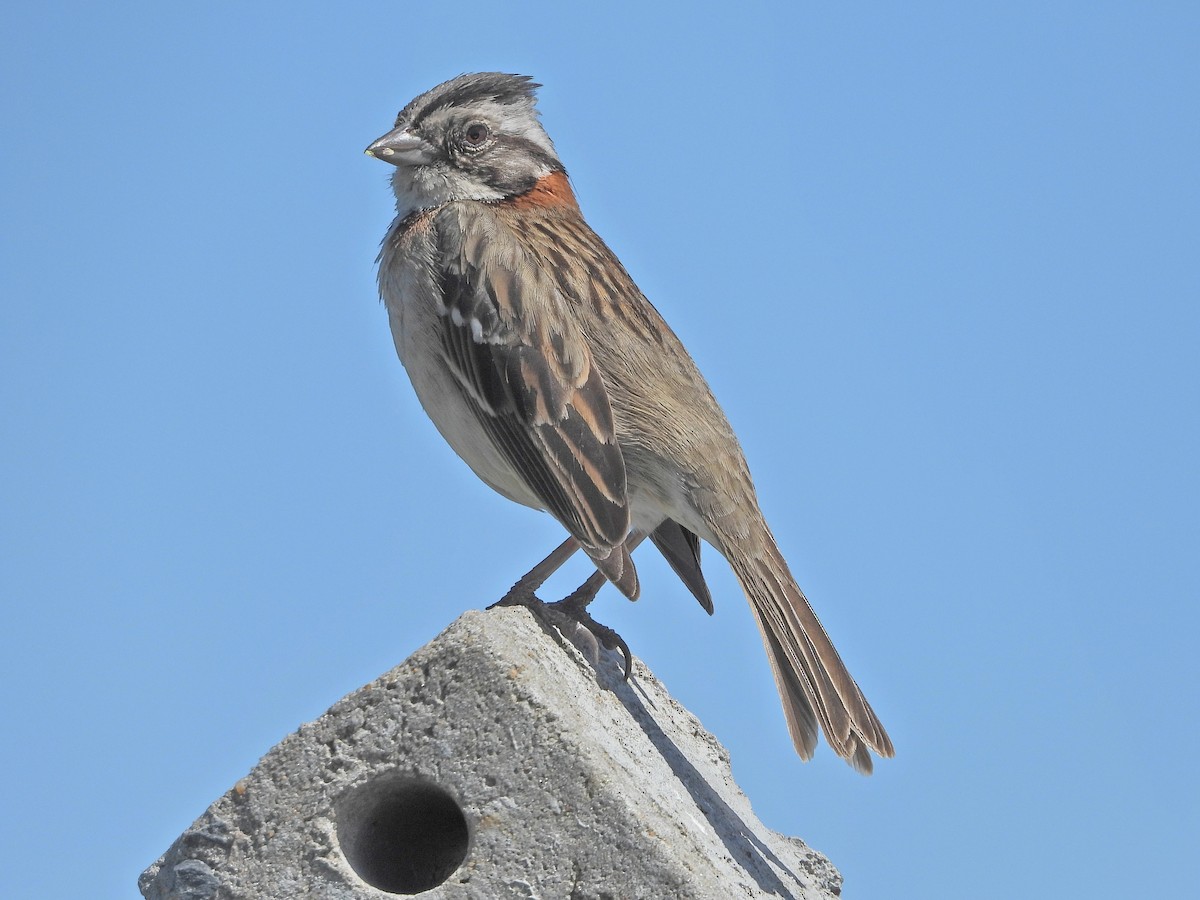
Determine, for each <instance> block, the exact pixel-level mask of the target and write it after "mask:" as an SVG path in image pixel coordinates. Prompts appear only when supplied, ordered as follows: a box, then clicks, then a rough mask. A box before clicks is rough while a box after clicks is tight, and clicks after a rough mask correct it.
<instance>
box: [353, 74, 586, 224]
mask: <svg viewBox="0 0 1200 900" xmlns="http://www.w3.org/2000/svg"><path fill="white" fill-rule="evenodd" d="M539 87H541V85H539V84H535V83H534V82H533V81H532V79H530V78H529V77H528V76H525V75H505V74H502V73H499V72H483V73H479V74H474V75H459V76H458V77H457V78H453V79H451V80H450V81H447V82H446V83H444V84H439V85H438V86H437V87H435V88H433V89H432V90H430V91H426V92H425V93H424V94H421V95H420V96H419V97H417V98H416V99H415V100H413V101H411V102H410V103H409V104H408V105H407V106H406V107H404V109H402V110H401V111H400V115H399V116H397V117H396V127H395V128H393V129H392V130H391V131H389V132H388V133H387V134H385V135H384V136H383V137H381V138H380V139H379V140H377V141H375V142H374V143H373V144H371V146H369V147H368V148H367V151H366V152H367V154H368V155H370V156H374V157H375V158H376V159H382V160H383V161H384V162H389V163H391V164H392V165H394V166H395V167H396V171H395V172H394V173H393V174H392V187H393V189H394V190H395V192H396V207H397V210H398V212H399V213H400V215H406V214H407V213H409V212H412V211H415V210H420V209H429V208H431V207H435V206H440V205H441V204H443V203H447V202H450V201H452V200H503V199H504V198H506V197H514V196H517V195H518V194H523V193H525V192H526V191H528V190H530V189H531V188H532V187H533V186H534V184H535V183H536V182H537V181H538V179H540V178H542V177H544V176H546V175H549V174H550V173H552V172H562V171H563V165H562V163H561V162H560V161H559V159H558V154H557V153H555V152H554V144H553V143H552V142H551V141H550V137H549V135H547V134H546V131H545V129H544V128H542V125H541V123H540V122H539V121H538V114H537V109H536V107H535V105H534V104H535V102H536V96H535V94H534V92H535V90H536V89H537V88H539Z"/></svg>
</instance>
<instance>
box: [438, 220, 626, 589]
mask: <svg viewBox="0 0 1200 900" xmlns="http://www.w3.org/2000/svg"><path fill="white" fill-rule="evenodd" d="M436 233H437V244H436V252H437V254H438V257H439V258H438V259H437V260H436V262H437V271H438V272H439V273H440V279H441V283H440V297H439V302H438V307H437V311H438V313H439V316H440V322H441V326H442V330H441V339H442V351H443V353H442V355H443V359H444V361H445V364H446V366H447V368H448V369H449V371H450V372H451V373H452V374H453V376H454V379H455V381H456V382H457V384H458V386H459V388H460V389H461V390H462V392H463V395H464V396H465V397H466V399H467V400H468V402H469V404H470V406H471V409H472V410H473V411H474V412H475V414H476V416H477V417H478V419H479V422H480V424H481V425H482V426H483V428H484V431H485V432H486V433H487V435H488V437H489V438H490V439H491V441H492V443H493V444H494V445H495V447H496V450H497V451H498V452H500V453H501V454H502V455H503V456H504V458H505V459H506V460H507V461H508V463H509V464H510V465H511V466H512V468H513V469H514V471H516V472H517V473H518V474H519V475H520V477H521V478H522V479H523V480H524V481H525V483H526V484H527V485H528V486H529V488H530V489H531V490H532V491H533V492H534V493H535V494H536V495H537V496H538V497H539V498H540V499H541V500H542V502H543V503H545V505H546V508H547V509H548V510H549V511H550V512H551V514H553V515H554V517H555V518H557V519H558V520H559V521H560V522H561V523H562V524H563V525H564V526H565V527H566V529H567V530H568V531H569V532H570V533H571V534H572V535H573V536H574V537H576V538H577V539H578V540H579V542H580V544H581V545H582V546H583V547H584V549H585V550H587V551H588V554H589V555H590V556H592V558H593V559H595V560H596V561H597V564H598V565H599V564H600V562H601V560H602V559H604V558H606V557H608V556H609V555H610V554H612V551H613V550H614V548H620V547H621V545H622V542H623V541H624V539H625V537H626V535H627V533H628V531H629V525H630V519H629V507H628V504H627V497H626V481H625V462H624V459H623V458H622V456H621V449H620V447H619V446H618V445H617V441H616V435H615V434H614V429H613V416H612V409H611V407H610V406H609V399H608V394H607V392H606V391H605V388H604V383H603V382H602V381H601V379H600V374H599V372H598V371H597V370H596V367H595V365H594V363H593V359H592V354H591V352H590V351H589V350H588V346H587V342H586V340H585V339H584V336H583V335H582V334H581V333H580V330H579V327H578V325H577V324H576V322H575V320H574V318H573V317H572V316H571V315H570V311H569V307H568V304H567V301H566V298H564V297H563V296H562V295H561V291H560V289H559V287H558V286H557V284H556V282H555V280H554V278H553V277H552V276H551V275H550V274H549V273H547V272H545V271H544V270H543V268H542V267H541V266H539V265H538V264H537V262H536V260H535V259H533V258H532V257H531V256H530V255H529V254H528V253H526V252H525V251H524V250H523V248H522V247H521V245H520V243H519V241H518V240H517V238H516V236H515V235H513V234H512V233H511V232H509V231H507V230H506V229H504V228H502V227H500V226H498V225H497V223H496V221H495V219H494V218H490V217H488V216H487V215H486V213H485V212H483V211H479V210H472V209H471V208H470V207H467V206H465V205H463V204H453V205H451V206H449V207H447V208H446V209H444V210H442V211H441V212H440V213H439V214H438V216H437V220H436ZM612 555H614V557H621V556H622V555H624V554H623V553H617V554H612ZM624 558H625V559H627V558H628V557H627V555H624ZM613 563H614V564H616V565H618V566H619V560H618V559H617V558H614V559H613ZM619 567H620V566H619ZM600 568H601V571H605V567H604V566H603V565H600ZM628 570H629V573H630V575H632V566H629V567H628ZM605 574H606V575H609V577H610V578H613V575H612V574H611V573H610V572H608V571H605ZM616 574H619V570H618V572H617V573H616ZM613 580H614V581H618V579H617V578H613ZM618 586H621V585H620V584H619V582H618ZM627 587H628V585H627ZM623 589H624V588H623ZM626 592H627V593H628V591H626Z"/></svg>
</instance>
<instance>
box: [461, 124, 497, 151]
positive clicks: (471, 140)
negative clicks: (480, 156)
mask: <svg viewBox="0 0 1200 900" xmlns="http://www.w3.org/2000/svg"><path fill="white" fill-rule="evenodd" d="M491 134H492V132H491V129H489V128H488V127H487V126H486V125H484V124H483V123H482V122H472V123H471V124H470V125H468V126H467V130H466V131H464V132H463V141H464V142H465V143H466V145H467V149H468V150H478V149H479V148H480V147H482V146H483V144H484V141H486V140H487V139H488V138H489V137H490V136H491Z"/></svg>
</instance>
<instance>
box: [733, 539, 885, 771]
mask: <svg viewBox="0 0 1200 900" xmlns="http://www.w3.org/2000/svg"><path fill="white" fill-rule="evenodd" d="M733 555H734V557H735V559H732V560H730V563H731V565H732V566H733V570H734V573H735V574H736V575H737V578H738V581H739V582H741V585H742V590H744V591H745V592H746V597H747V599H749V601H750V608H751V609H752V610H753V611H754V618H755V620H756V621H757V622H758V628H759V631H761V632H762V639H763V645H764V646H765V647H766V649H767V658H768V659H769V660H770V661H771V671H772V672H773V673H774V675H775V684H776V686H777V687H778V688H779V696H780V699H781V700H782V701H783V713H784V716H785V717H786V718H787V725H788V731H790V732H791V735H792V741H793V743H795V745H796V752H797V753H799V754H800V757H801V758H802V759H805V760H808V759H811V758H812V755H813V751H814V750H815V749H816V746H817V727H818V725H819V726H820V728H821V730H822V731H824V732H825V739H826V740H827V741H829V745H830V746H831V747H833V749H834V752H836V753H837V754H838V756H840V757H842V758H843V759H845V760H846V762H848V763H850V765H852V766H853V767H854V768H855V769H857V770H858V771H859V772H861V773H863V774H864V775H869V774H870V773H871V768H872V764H871V753H870V751H872V750H874V751H875V752H876V753H877V754H879V755H880V756H892V755H893V753H894V750H893V748H892V741H891V739H890V738H889V737H888V736H887V732H886V731H884V729H883V725H882V724H880V722H879V718H878V717H877V716H876V715H875V711H874V710H873V709H871V704H869V703H868V702H867V699H866V697H864V696H863V694H862V691H860V690H859V688H858V685H857V684H856V683H855V681H854V679H853V678H851V677H850V673H849V672H848V671H847V670H846V666H845V664H844V663H843V662H842V659H841V657H840V656H838V652H837V650H835V649H834V647H833V642H832V641H830V640H829V637H828V636H827V635H826V634H825V629H824V628H822V627H821V623H820V622H819V621H818V620H817V616H816V614H815V613H814V612H813V611H812V607H811V606H809V603H808V599H807V598H806V597H805V596H804V593H803V591H801V590H800V588H799V586H798V585H797V584H796V580H795V579H794V578H793V577H792V573H791V572H790V571H789V570H788V566H787V563H786V562H785V561H784V559H783V555H782V554H781V553H780V552H779V548H778V547H777V546H775V540H774V538H772V537H771V536H770V535H769V534H768V535H767V536H766V539H765V540H764V541H763V547H762V550H761V551H760V552H759V553H758V554H748V555H746V556H742V557H740V558H738V555H737V554H733Z"/></svg>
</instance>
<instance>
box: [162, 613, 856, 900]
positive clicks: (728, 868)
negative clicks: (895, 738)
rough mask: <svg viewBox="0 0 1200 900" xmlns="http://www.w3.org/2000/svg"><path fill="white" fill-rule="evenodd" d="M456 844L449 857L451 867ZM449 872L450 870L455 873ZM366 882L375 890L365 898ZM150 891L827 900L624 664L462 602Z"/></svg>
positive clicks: (305, 737) (662, 696) (294, 745)
mask: <svg viewBox="0 0 1200 900" xmlns="http://www.w3.org/2000/svg"><path fill="white" fill-rule="evenodd" d="M464 854H465V859H464ZM460 863H461V864H460ZM372 885H375V886H372ZM139 887H140V889H141V892H142V894H143V896H144V897H146V898H147V900H217V898H221V900H233V898H237V900H243V898H245V900H276V898H278V900H284V898H287V900H293V898H308V897H314V898H316V897H319V898H330V900H351V898H353V900H366V898H374V900H379V898H384V897H388V896H396V895H397V894H420V895H421V896H423V897H429V898H437V900H442V898H455V900H458V898H481V900H484V898H503V897H525V898H543V900H554V898H564V900H566V898H571V900H584V898H596V900H600V898H612V900H625V898H672V900H673V898H741V897H784V898H787V897H791V898H804V900H816V898H829V897H835V896H837V895H838V894H839V892H840V888H841V876H840V875H839V874H838V872H837V870H836V869H834V867H833V865H832V864H831V863H830V862H829V861H828V860H827V859H825V857H823V856H821V855H820V854H818V853H817V852H815V851H814V850H812V849H810V848H809V847H808V846H806V845H805V844H804V842H803V841H801V840H799V839H798V838H789V837H784V836H782V835H779V834H776V833H774V832H772V831H769V830H768V829H767V828H765V827H764V826H763V825H762V823H761V822H759V821H758V819H757V818H755V816H754V814H753V812H751V810H750V803H749V801H748V800H747V799H746V797H745V796H744V795H743V794H742V792H741V791H740V790H739V789H738V787H737V785H736V784H735V783H734V781H733V777H732V775H731V773H730V769H729V757H728V754H727V753H726V751H725V750H724V748H722V747H721V746H720V745H719V744H718V743H717V742H716V740H715V739H714V738H713V737H712V735H710V734H708V733H707V732H706V731H705V730H704V728H703V727H702V726H701V725H700V723H699V721H697V720H696V718H695V717H694V716H692V715H691V714H690V713H689V712H688V711H687V710H685V709H684V708H683V707H682V706H680V705H679V704H678V703H676V702H675V701H674V700H673V699H672V698H671V696H670V695H669V694H668V693H667V692H666V689H665V688H664V687H663V686H662V684H661V683H659V681H658V680H657V679H655V677H654V676H653V675H652V674H651V673H650V671H649V670H648V669H647V668H646V667H645V666H644V665H642V664H641V663H640V661H635V665H634V671H633V677H632V679H631V680H630V682H629V683H626V682H624V681H622V679H621V669H620V664H619V661H618V658H617V657H615V656H613V655H611V654H608V653H606V652H602V653H601V658H600V660H599V665H598V668H594V667H593V665H592V664H591V663H590V662H589V661H588V659H586V658H585V657H584V655H583V654H581V653H580V652H579V650H577V649H576V648H575V647H574V646H572V645H571V644H570V643H568V642H566V641H564V640H563V639H562V638H561V637H560V636H559V635H558V633H557V632H555V631H553V630H551V629H547V628H545V627H543V626H542V625H540V624H539V623H538V621H537V620H536V619H535V618H534V617H533V616H532V615H531V614H530V613H529V612H528V611H527V610H524V609H497V610H493V611H489V612H486V613H485V612H469V613H466V614H465V615H463V616H462V617H461V618H459V619H458V620H457V621H456V622H454V623H453V624H452V625H451V626H450V627H449V628H448V629H446V630H445V631H444V632H443V633H442V634H441V635H439V636H438V637H437V638H435V639H434V640H433V641H432V642H430V643H429V644H428V645H426V646H425V647H423V648H422V649H421V650H418V651H417V652H416V653H414V654H413V655H412V657H410V658H409V659H408V660H407V661H406V662H404V663H403V664H401V665H400V666H398V667H396V668H395V669H393V670H391V671H390V672H388V673H387V674H386V675H383V676H382V677H381V678H379V679H377V680H376V681H374V682H372V683H371V684H368V685H367V686H366V687H363V688H361V689H360V690H358V691H355V692H354V693H352V694H350V695H349V696H347V697H345V698H343V699H342V700H340V701H339V702H338V703H336V704H335V705H334V706H333V707H332V708H331V709H330V710H329V711H328V712H327V713H325V714H324V715H323V716H321V718H319V719H318V720H317V721H315V722H311V723H309V724H307V725H303V726H301V727H300V729H299V730H298V731H296V732H295V733H294V734H292V735H290V736H288V737H287V738H285V739H284V740H283V741H282V742H280V743H279V744H278V745H277V746H275V747H274V748H273V749H272V750H271V751H270V752H269V753H267V755H266V756H264V757H263V759H262V760H261V761H260V762H259V764H258V765H257V766H255V768H254V770H253V771H252V772H250V774H249V775H247V776H246V777H245V778H243V779H242V780H241V781H239V782H238V783H237V784H236V785H235V786H234V787H233V789H232V790H230V791H229V793H227V794H225V796H223V797H221V798H220V799H219V800H217V801H216V802H215V803H214V804H213V805H212V806H211V807H209V809H208V810H207V811H206V812H205V813H204V814H203V815H202V816H201V817H200V818H199V819H197V820H196V822H195V823H194V824H193V825H192V826H191V827H190V828H189V829H188V830H187V831H186V832H185V833H184V834H183V835H182V836H181V837H180V838H179V839H178V840H176V841H175V843H174V844H173V845H172V846H171V847H170V849H168V850H167V852H166V853H165V854H163V856H162V857H161V858H160V859H159V860H158V861H157V862H156V863H154V864H153V865H152V866H151V867H150V868H149V869H147V870H146V871H145V872H144V873H143V875H142V877H141V879H140V880H139Z"/></svg>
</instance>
